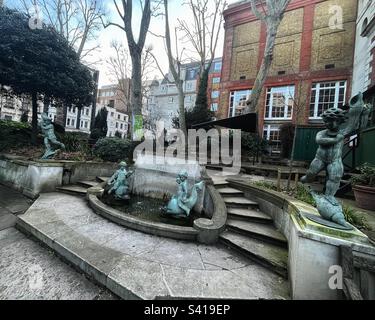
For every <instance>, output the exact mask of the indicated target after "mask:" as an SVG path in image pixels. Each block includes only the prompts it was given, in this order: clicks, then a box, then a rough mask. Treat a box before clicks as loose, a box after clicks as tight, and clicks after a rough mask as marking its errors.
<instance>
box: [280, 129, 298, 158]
mask: <svg viewBox="0 0 375 320" xmlns="http://www.w3.org/2000/svg"><path fill="white" fill-rule="evenodd" d="M294 131H295V125H294V124H293V123H284V124H283V125H281V126H280V141H281V157H283V158H285V159H289V158H290V156H291V154H292V148H293V139H294V133H295V132H294Z"/></svg>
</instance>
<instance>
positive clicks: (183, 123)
mask: <svg viewBox="0 0 375 320" xmlns="http://www.w3.org/2000/svg"><path fill="white" fill-rule="evenodd" d="M177 90H178V112H179V122H180V130H181V131H182V132H183V133H184V135H185V141H187V128H186V117H185V94H184V88H183V82H182V81H180V82H179V83H178V84H177Z"/></svg>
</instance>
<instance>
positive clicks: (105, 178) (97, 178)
mask: <svg viewBox="0 0 375 320" xmlns="http://www.w3.org/2000/svg"><path fill="white" fill-rule="evenodd" d="M110 178H111V177H96V180H97V181H98V182H100V183H101V182H106V181H108V180H109V179H110Z"/></svg>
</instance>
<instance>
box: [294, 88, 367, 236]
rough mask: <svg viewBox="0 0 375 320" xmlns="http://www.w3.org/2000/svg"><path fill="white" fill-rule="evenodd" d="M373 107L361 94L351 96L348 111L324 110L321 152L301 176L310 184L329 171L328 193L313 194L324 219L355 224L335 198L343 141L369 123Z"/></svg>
mask: <svg viewBox="0 0 375 320" xmlns="http://www.w3.org/2000/svg"><path fill="white" fill-rule="evenodd" d="M371 110H372V106H371V105H366V104H364V102H363V95H362V94H361V93H360V94H358V95H357V96H355V97H354V98H352V99H351V101H350V109H349V110H348V111H347V112H346V111H343V110H341V109H328V110H327V111H326V112H324V114H323V115H322V118H323V121H324V123H325V125H326V127H327V129H326V130H323V131H321V132H319V133H318V134H317V136H316V142H317V144H318V146H319V147H318V151H317V153H316V156H315V159H314V160H313V161H312V163H311V165H310V168H309V170H308V171H307V173H306V175H305V176H304V177H302V179H301V182H302V183H311V182H313V181H314V179H315V177H316V176H317V175H318V174H319V173H320V172H321V171H322V170H326V172H327V182H326V188H325V194H324V195H318V194H316V193H315V192H311V193H312V195H313V197H314V199H315V201H316V203H317V208H318V211H319V213H320V215H321V216H322V217H323V218H324V219H326V220H329V221H332V222H335V223H337V224H339V225H341V226H343V227H345V228H348V229H351V228H352V227H351V226H350V225H349V224H348V223H347V222H346V221H345V217H344V213H343V210H342V206H341V205H340V203H339V202H338V201H337V200H336V198H335V195H336V193H337V191H338V190H339V188H340V182H341V179H342V176H343V174H344V165H343V161H342V152H343V148H344V141H345V137H347V136H348V135H350V134H352V133H355V132H356V131H358V130H361V129H363V128H364V127H366V126H367V123H368V118H369V115H370V112H371Z"/></svg>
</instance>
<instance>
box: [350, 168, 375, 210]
mask: <svg viewBox="0 0 375 320" xmlns="http://www.w3.org/2000/svg"><path fill="white" fill-rule="evenodd" d="M359 170H360V174H358V175H355V176H353V177H352V179H351V183H352V186H353V191H354V195H355V199H356V203H357V205H358V207H360V208H362V209H366V210H372V211H375V167H374V166H371V165H369V164H367V163H366V164H364V165H363V166H361V167H360V168H359Z"/></svg>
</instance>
